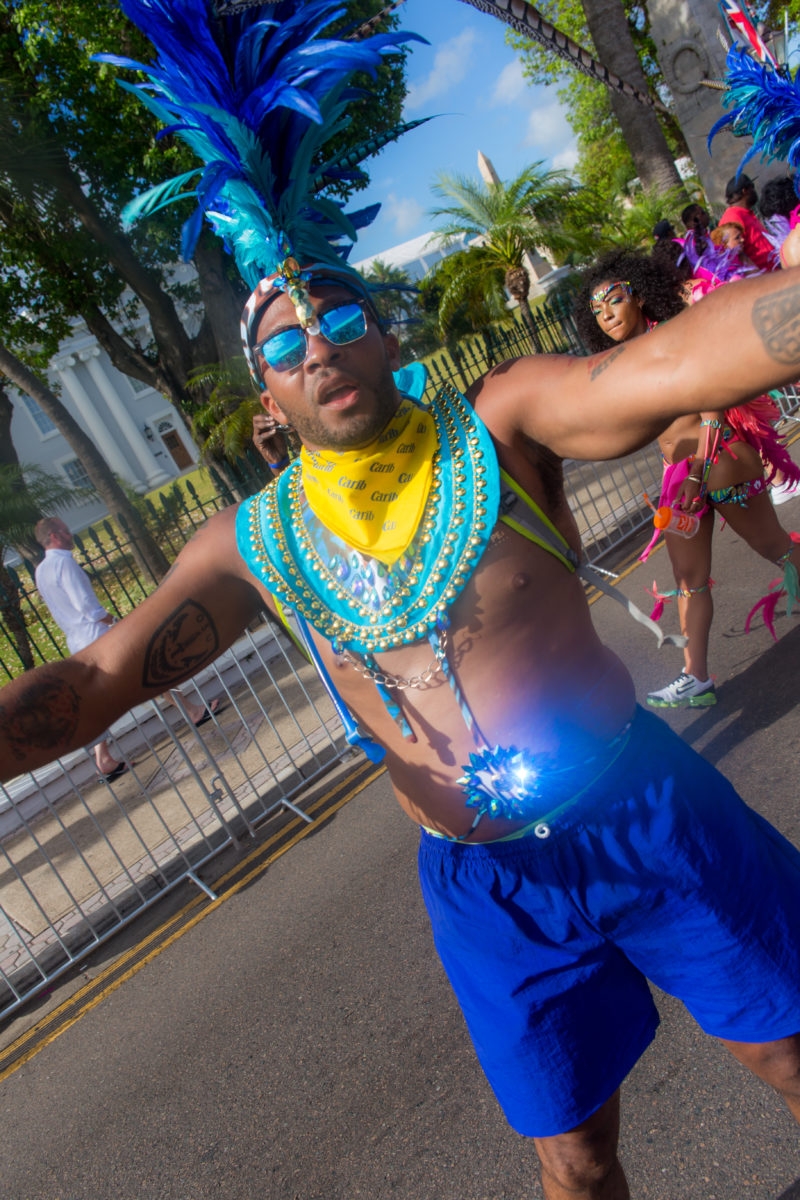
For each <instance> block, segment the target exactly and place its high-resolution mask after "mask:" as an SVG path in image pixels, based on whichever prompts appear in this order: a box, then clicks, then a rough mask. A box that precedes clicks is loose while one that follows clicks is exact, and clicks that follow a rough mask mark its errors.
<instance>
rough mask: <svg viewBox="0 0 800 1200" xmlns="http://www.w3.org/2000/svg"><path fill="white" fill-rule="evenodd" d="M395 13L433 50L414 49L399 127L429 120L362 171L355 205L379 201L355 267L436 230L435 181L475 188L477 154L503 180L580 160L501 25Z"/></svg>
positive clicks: (439, 10) (418, 9)
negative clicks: (464, 179) (446, 176)
mask: <svg viewBox="0 0 800 1200" xmlns="http://www.w3.org/2000/svg"><path fill="white" fill-rule="evenodd" d="M398 12H399V15H400V20H401V25H402V28H403V29H406V30H413V32H414V33H419V34H421V35H422V36H423V37H425V38H427V39H428V41H429V42H430V43H431V44H430V45H429V46H422V45H419V44H417V43H414V44H413V52H412V54H411V55H410V56H409V60H408V69H407V80H408V85H409V91H408V96H407V98H406V105H405V109H404V113H403V115H404V118H405V119H406V120H416V119H417V118H419V117H427V116H436V119H435V120H433V121H429V122H428V124H427V125H424V126H422V128H421V129H415V130H412V131H411V132H410V133H408V134H406V135H405V136H404V137H402V138H401V139H400V140H399V141H398V142H396V143H394V144H393V145H391V146H388V147H387V148H386V149H385V150H383V151H382V152H381V154H379V155H378V156H377V157H375V158H373V159H370V160H369V161H368V163H367V170H368V171H369V174H370V179H371V184H370V187H369V189H368V190H367V191H364V192H359V193H358V197H357V199H358V202H359V206H360V204H361V203H362V202H363V203H373V202H375V201H379V202H380V204H381V211H380V213H379V214H378V217H377V219H376V220H375V221H374V222H373V224H372V225H370V226H369V227H368V228H367V229H364V230H362V231H361V233H360V235H359V239H358V242H357V243H356V245H355V246H354V247H353V250H352V253H351V256H350V257H351V261H352V262H358V261H360V260H361V259H363V258H369V257H371V256H372V255H376V254H379V253H380V251H381V250H386V249H389V248H390V247H392V246H396V245H398V243H400V242H405V241H409V240H410V239H411V238H415V237H418V236H419V235H420V234H423V233H426V232H428V231H429V230H431V229H434V228H435V227H436V222H435V221H434V220H433V218H431V217H430V216H429V212H430V209H431V208H434V207H435V206H436V205H437V203H438V200H437V197H436V196H435V195H434V194H433V193H432V192H431V184H432V183H433V181H434V179H435V177H436V175H437V173H438V172H439V171H447V172H449V173H451V174H458V175H468V176H473V177H474V178H478V174H479V172H478V162H477V157H478V151H479V150H482V151H483V153H484V154H485V155H486V156H487V157H488V158H490V159H491V161H492V162H493V164H494V167H495V170H496V171H497V174H498V175H499V176H500V178H501V179H512V178H513V177H514V176H515V175H517V174H518V173H519V172H520V171H521V170H522V169H523V168H524V167H526V166H528V165H529V164H530V163H532V162H536V161H538V160H544V161H545V163H546V165H547V166H548V167H563V168H565V169H566V170H570V169H571V168H572V166H573V165H574V163H575V160H576V157H577V155H576V149H575V142H574V138H573V136H572V132H571V130H570V128H569V126H568V125H567V123H566V120H565V118H564V113H563V109H562V108H561V106H560V104H559V102H558V98H557V96H556V91H555V88H544V87H531V85H530V84H528V83H526V82H525V80H524V79H523V78H522V70H521V68H520V64H519V61H518V59H517V58H516V56H515V54H514V52H513V51H512V50H511V48H510V47H509V46H507V45H506V41H505V31H506V28H507V27H506V25H505V24H503V22H501V21H499V20H498V19H497V18H496V17H492V16H489V15H487V14H486V13H482V12H479V11H478V10H477V9H475V8H472V7H471V5H469V4H463V3H460V2H459V0H406V3H405V4H403V5H402V6H401V8H400V9H399V10H398ZM437 114H438V115H437Z"/></svg>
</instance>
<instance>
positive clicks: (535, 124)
mask: <svg viewBox="0 0 800 1200" xmlns="http://www.w3.org/2000/svg"><path fill="white" fill-rule="evenodd" d="M572 136H573V134H572V130H571V129H570V127H569V125H568V124H567V119H566V117H565V115H564V110H563V108H562V107H561V105H560V104H557V103H553V104H540V105H537V106H536V107H535V108H534V109H533V110H532V112H531V113H530V115H529V116H528V128H527V131H526V134H525V140H524V144H525V145H526V146H535V147H536V148H537V149H539V150H542V151H548V150H552V149H553V148H554V147H555V146H558V145H560V144H563V143H565V142H567V141H570V140H571V139H572Z"/></svg>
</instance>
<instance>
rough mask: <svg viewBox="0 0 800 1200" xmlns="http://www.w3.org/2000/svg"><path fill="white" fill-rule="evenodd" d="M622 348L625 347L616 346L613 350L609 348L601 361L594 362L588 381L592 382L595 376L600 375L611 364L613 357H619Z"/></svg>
mask: <svg viewBox="0 0 800 1200" xmlns="http://www.w3.org/2000/svg"><path fill="white" fill-rule="evenodd" d="M624 349H625V347H624V346H616V347H615V348H614V349H613V350H609V351H608V352H607V353H606V356H605V358H603V359H601V361H600V362H599V363H595V365H594V366H593V367H592V369H591V370H590V372H589V382H590V383H594V381H595V379H596V378H597V376H598V375H602V374H603V371H605V370H606V368H608V367H610V366H611V364H612V362H613V361H614V359H615V358H619V356H620V354H622V352H623V350H624Z"/></svg>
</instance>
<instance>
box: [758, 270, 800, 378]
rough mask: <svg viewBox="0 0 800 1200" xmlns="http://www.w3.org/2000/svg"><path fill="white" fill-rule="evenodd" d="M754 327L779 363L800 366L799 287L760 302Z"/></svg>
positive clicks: (769, 353) (785, 290)
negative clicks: (799, 363)
mask: <svg viewBox="0 0 800 1200" xmlns="http://www.w3.org/2000/svg"><path fill="white" fill-rule="evenodd" d="M753 326H754V328H755V331H756V333H757V334H758V336H759V337H760V338H761V341H762V343H763V346H764V349H765V350H766V352H767V354H768V355H769V356H770V358H772V359H774V360H775V362H779V363H797V362H800V288H798V286H797V285H796V284H795V285H794V286H793V287H790V288H785V289H784V290H783V291H782V292H773V293H772V295H770V296H764V297H762V299H761V300H757V301H756V302H755V304H754V305H753Z"/></svg>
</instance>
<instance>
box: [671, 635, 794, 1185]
mask: <svg viewBox="0 0 800 1200" xmlns="http://www.w3.org/2000/svg"><path fill="white" fill-rule="evenodd" d="M798 655H800V625H798V626H795V628H794V629H792V630H791V632H789V633H787V634H786V635H785V636H784V637H782V638H781V640H780V641H779V642H777V643H776V644H775V645H774V646H771V647H770V649H769V650H767V651H766V653H764V654H761V655H759V657H758V658H757V659H756V660H755V661H754V662H753V663H752V664H751V665H750V666H749V667H748V668H747V669H746V670H744V671H742V672H741V673H740V674H739V675H735V676H734V677H733V678H732V679H728V680H726V681H725V683H723V684H721V685H720V687H719V688H718V689H717V695H718V703H717V705H716V706H715V707H714V708H712V709H708V708H706V709H703V710H702V711H701V712H700V713H699V714H698V716H697V719H696V720H695V721H693V722H692V723H691V724H690V725H687V726H686V728H685V729H684V730H683V732H682V736H683V737H684V739H685V740H686V741H687V742H688V743H689V744H690V745H694V744H695V742H697V741H699V740H700V739H701V738H703V739H708V740H707V741H704V745H703V757H704V758H707V759H708V761H709V762H712V763H715V764H717V763H719V762H720V761H721V760H722V759H723V758H724V757H725V755H726V754H728V753H729V752H730V751H731V750H733V749H734V747H735V746H737V745H739V744H740V743H742V742H744V741H746V740H747V738H749V737H751V736H752V735H753V734H755V733H758V732H759V731H760V730H762V729H767V728H769V726H770V725H773V724H775V722H776V721H779V720H780V719H781V718H782V717H785V716H786V715H787V714H788V713H790V712H791V711H792V709H794V708H795V707H796V706H797V703H798V694H797V664H798V661H800V658H798ZM732 714H735V715H732ZM715 725H719V726H720V728H719V730H718V731H717V733H716V734H715V735H714V736H711V737H709V732H710V730H711V729H713V727H714V726H715ZM788 1196H789V1193H787V1197H788ZM797 1197H798V1200H800V1192H798V1193H797ZM780 1200H784V1198H783V1197H781V1198H780Z"/></svg>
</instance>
